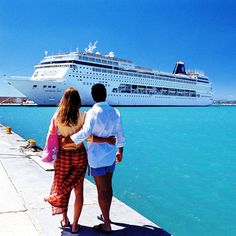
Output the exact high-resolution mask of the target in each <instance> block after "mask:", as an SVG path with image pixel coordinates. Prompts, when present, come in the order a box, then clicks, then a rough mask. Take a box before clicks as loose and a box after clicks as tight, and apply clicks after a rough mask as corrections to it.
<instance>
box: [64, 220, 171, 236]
mask: <svg viewBox="0 0 236 236" xmlns="http://www.w3.org/2000/svg"><path fill="white" fill-rule="evenodd" d="M112 224H113V225H116V226H118V227H119V229H116V230H113V231H112V233H110V234H109V235H112V236H171V234H169V233H168V232H166V231H165V230H163V229H161V228H157V227H154V226H151V225H143V226H139V225H130V224H125V223H118V222H112ZM70 235H83V236H98V235H106V234H103V233H100V232H96V231H95V230H94V229H93V228H91V227H88V226H83V228H82V229H81V230H80V231H79V232H78V234H71V233H70V229H69V228H65V229H63V231H62V232H61V236H70Z"/></svg>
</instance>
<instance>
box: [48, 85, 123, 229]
mask: <svg viewBox="0 0 236 236" xmlns="http://www.w3.org/2000/svg"><path fill="white" fill-rule="evenodd" d="M91 93H92V97H93V99H94V101H95V104H94V105H93V107H92V108H91V109H90V110H89V111H88V112H87V113H85V112H83V111H81V110H80V106H81V100H80V95H79V93H78V91H77V90H76V89H74V88H69V89H67V90H66V91H65V93H64V95H63V97H62V99H61V101H60V104H59V107H58V110H57V112H56V113H55V114H54V116H53V118H52V120H51V125H50V127H52V122H55V123H56V125H57V127H58V130H59V133H60V135H59V152H58V155H57V159H56V160H55V163H54V169H55V173H54V179H53V184H52V187H51V192H50V196H49V197H47V198H45V201H47V202H49V203H50V204H51V205H52V214H53V215H55V214H62V220H61V226H62V227H71V233H78V232H79V230H80V229H81V225H79V224H78V221H79V217H80V214H81V211H82V207H83V181H84V177H85V172H86V169H87V165H88V172H89V175H90V176H93V178H94V180H95V183H96V186H97V192H98V203H99V206H100V209H101V212H102V216H103V219H104V223H103V224H99V225H95V226H94V227H93V228H94V229H95V230H96V231H100V232H103V233H110V232H111V224H110V222H111V221H110V207H111V202H112V196H113V191H112V175H113V172H114V169H115V165H116V162H121V161H122V155H123V146H124V141H125V139H124V135H123V130H122V124H121V119H120V113H119V111H118V110H117V109H115V108H113V107H111V106H110V105H109V104H108V103H107V102H106V96H107V93H106V88H105V86H104V85H103V84H95V85H93V86H92V89H91ZM50 127H49V133H50V132H52V131H51V130H50ZM85 140H87V151H86V149H85V147H84V144H83V141H85ZM72 189H74V192H75V203H74V219H73V223H72V224H71V225H70V221H69V219H68V216H67V211H68V203H69V198H70V194H71V191H72Z"/></svg>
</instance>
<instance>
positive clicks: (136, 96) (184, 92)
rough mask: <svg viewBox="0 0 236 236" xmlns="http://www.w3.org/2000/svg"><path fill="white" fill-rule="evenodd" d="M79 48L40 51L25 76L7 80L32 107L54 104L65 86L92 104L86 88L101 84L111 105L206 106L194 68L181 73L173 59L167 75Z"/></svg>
mask: <svg viewBox="0 0 236 236" xmlns="http://www.w3.org/2000/svg"><path fill="white" fill-rule="evenodd" d="M95 48H96V43H95V44H93V45H92V44H90V45H89V47H88V48H86V49H85V52H84V53H82V52H70V53H63V54H57V55H51V56H48V55H45V57H44V58H43V60H42V61H41V62H40V64H38V65H36V66H35V71H34V73H33V75H32V77H31V78H27V79H26V78H14V77H12V78H10V79H8V82H9V83H11V84H12V85H13V86H14V87H15V88H16V89H18V90H19V91H20V92H22V93H23V94H25V95H26V96H27V97H28V98H29V99H31V100H33V101H34V102H35V103H37V104H38V105H57V104H58V103H59V101H60V99H61V97H62V95H63V93H64V91H65V89H67V88H68V87H75V88H77V89H78V91H79V93H80V95H81V100H82V104H83V105H92V104H94V101H93V99H92V96H91V86H92V85H93V84H96V83H103V84H104V85H105V86H106V89H107V95H108V97H107V101H108V102H109V104H111V105H114V106H208V105H210V104H212V102H213V95H212V88H211V83H210V82H209V80H208V78H207V77H206V76H205V75H204V74H203V73H199V72H191V71H189V72H186V71H185V66H184V63H183V62H177V63H176V66H175V69H174V71H173V73H165V72H160V71H157V70H153V69H149V68H145V67H140V66H136V65H135V64H134V63H133V62H132V61H130V60H124V59H119V58H116V57H115V56H114V53H113V52H110V53H109V54H108V55H105V56H104V55H100V54H99V53H93V51H94V49H95Z"/></svg>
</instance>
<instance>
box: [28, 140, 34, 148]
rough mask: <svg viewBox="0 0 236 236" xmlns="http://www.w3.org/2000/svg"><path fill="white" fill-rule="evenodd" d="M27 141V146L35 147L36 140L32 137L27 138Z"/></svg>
mask: <svg viewBox="0 0 236 236" xmlns="http://www.w3.org/2000/svg"><path fill="white" fill-rule="evenodd" d="M28 143H29V147H35V146H36V141H35V140H34V139H29V140H28Z"/></svg>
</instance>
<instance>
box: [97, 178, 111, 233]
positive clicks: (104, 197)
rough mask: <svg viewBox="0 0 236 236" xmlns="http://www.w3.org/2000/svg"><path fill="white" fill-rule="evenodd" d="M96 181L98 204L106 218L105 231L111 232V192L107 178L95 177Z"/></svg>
mask: <svg viewBox="0 0 236 236" xmlns="http://www.w3.org/2000/svg"><path fill="white" fill-rule="evenodd" d="M94 180H95V182H96V186H97V192H98V203H99V206H100V209H101V211H102V215H103V217H104V226H103V230H106V231H110V230H111V224H110V215H109V214H110V206H111V196H110V195H111V190H109V187H108V186H107V182H108V180H107V176H106V175H104V176H94Z"/></svg>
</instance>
